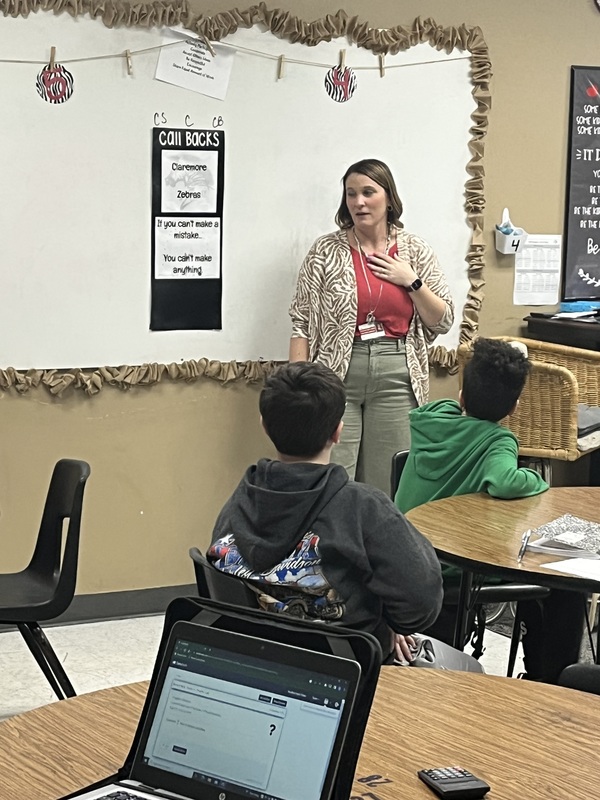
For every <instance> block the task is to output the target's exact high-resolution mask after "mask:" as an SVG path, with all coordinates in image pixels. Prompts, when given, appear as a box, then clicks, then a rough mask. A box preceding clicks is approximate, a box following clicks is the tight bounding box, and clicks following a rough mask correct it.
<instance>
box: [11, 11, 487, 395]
mask: <svg viewBox="0 0 600 800" xmlns="http://www.w3.org/2000/svg"><path fill="white" fill-rule="evenodd" d="M0 8H1V9H2V13H3V14H4V16H13V17H17V16H27V15H28V14H29V13H30V12H32V11H39V10H44V11H53V12H54V13H55V14H59V13H62V12H66V13H68V14H70V15H71V16H78V15H80V14H85V13H87V14H89V15H90V16H91V17H92V18H99V19H101V20H102V22H103V23H104V24H105V25H106V26H107V27H109V28H112V27H115V26H138V27H147V28H150V27H155V26H156V27H160V26H168V25H184V26H185V27H186V28H188V29H189V30H192V31H194V32H196V33H199V34H202V35H204V36H206V37H208V38H209V39H210V40H212V41H220V40H221V39H223V38H224V37H225V36H227V35H229V34H232V33H234V32H235V31H236V30H237V29H238V28H251V27H252V26H253V25H262V26H264V27H265V28H266V29H267V30H269V31H271V32H272V33H273V34H274V35H276V36H279V37H280V38H282V39H287V40H288V41H290V42H293V43H300V44H306V45H308V46H309V47H310V46H314V45H316V44H318V43H319V42H322V41H331V40H332V39H335V38H337V37H340V36H345V37H346V38H347V39H348V41H350V42H351V43H354V44H356V45H358V46H359V47H364V48H366V49H368V50H371V51H372V52H373V53H376V54H379V53H383V54H385V53H398V52H399V51H401V50H407V49H409V48H410V47H412V46H414V45H416V44H420V43H425V42H429V43H430V44H431V45H432V46H433V47H435V48H436V49H438V50H444V51H445V52H447V53H449V52H451V51H452V50H454V49H458V50H463V51H466V52H469V53H470V54H471V76H472V82H473V90H472V94H473V97H474V99H475V101H476V104H477V107H476V109H475V111H474V112H473V114H472V115H471V119H472V120H473V125H472V126H471V128H470V133H471V139H470V142H469V150H470V152H471V159H470V161H469V163H468V164H467V172H468V174H469V175H470V178H469V179H468V180H467V182H466V184H465V197H466V199H465V210H466V212H467V220H468V223H469V226H470V227H471V228H472V230H473V235H472V239H471V244H470V246H469V250H468V253H467V257H466V261H467V265H468V267H467V274H468V278H469V285H470V288H469V291H468V295H467V300H466V303H465V305H464V308H463V319H462V322H461V327H460V337H459V339H460V343H461V344H462V343H468V342H471V341H472V340H473V338H474V337H475V335H476V333H477V329H478V321H479V311H480V309H481V304H482V301H483V287H484V285H485V281H484V278H483V266H484V252H485V246H484V242H483V210H484V207H485V198H484V193H483V179H484V174H485V173H484V168H483V151H484V139H485V134H486V132H487V126H488V113H489V109H490V105H491V96H490V90H489V82H490V78H491V75H492V70H491V63H490V58H489V51H488V47H487V45H486V43H485V40H484V38H483V34H482V32H481V29H480V28H478V27H474V26H468V25H464V24H463V25H460V26H459V27H447V28H442V27H441V26H440V25H437V24H436V23H435V22H434V20H432V19H429V18H428V19H425V20H421V18H420V17H419V18H417V19H416V20H415V21H414V23H413V24H412V26H410V27H408V26H401V25H399V26H396V27H394V28H387V29H375V28H370V27H369V24H368V22H366V21H361V20H360V19H359V18H358V17H349V16H348V15H347V14H346V12H344V11H338V12H337V13H336V14H328V15H327V16H326V17H323V19H320V20H315V21H313V22H305V21H304V20H302V19H300V18H299V17H297V16H295V15H294V14H292V13H291V12H289V11H283V10H281V9H268V8H267V6H266V5H265V4H264V3H260V4H258V5H255V6H251V7H250V8H248V9H247V10H245V11H239V10H238V9H237V8H234V9H232V10H231V11H225V12H221V13H218V14H215V15H214V16H212V17H204V16H202V15H198V16H195V15H194V14H193V12H192V11H191V10H190V8H189V6H188V3H187V2H186V0H172V1H171V2H159V1H158V0H155V2H152V3H137V4H132V3H129V2H126V0H120V1H119V0H0ZM429 360H430V363H431V364H433V365H436V366H438V367H442V368H444V369H447V370H448V371H449V372H450V373H452V374H453V373H455V372H456V371H457V369H458V367H457V360H456V350H448V349H447V348H445V347H443V346H441V345H438V346H436V347H432V348H431V349H430V351H429ZM273 366H274V362H261V361H246V362H241V363H240V362H234V361H232V362H221V361H209V360H208V359H206V358H202V359H200V360H199V361H193V360H192V361H186V362H184V363H181V364H179V363H177V364H143V365H141V366H124V367H100V368H98V369H95V370H92V371H89V370H87V371H86V370H82V369H69V370H27V371H20V370H15V369H12V368H9V369H5V370H0V391H8V390H9V389H14V390H15V391H17V392H19V393H25V392H27V391H28V390H29V389H30V388H34V387H38V386H44V387H46V388H47V389H48V390H49V391H50V392H51V393H52V394H54V395H57V396H60V395H61V394H62V393H63V392H64V391H65V390H66V389H68V388H76V389H82V390H83V391H84V392H85V393H86V394H88V395H93V394H96V393H97V392H99V391H100V389H101V388H102V387H103V386H104V385H105V384H108V385H111V386H117V387H119V388H130V387H132V386H150V385H152V384H155V383H158V382H159V381H160V380H162V379H163V378H165V377H166V378H169V379H171V380H185V381H194V380H198V379H199V378H201V377H208V378H213V379H214V380H218V381H221V382H222V383H228V382H230V381H232V380H240V379H243V380H246V381H260V380H262V379H263V378H264V376H265V375H266V374H268V372H269V371H271V370H272V369H273Z"/></svg>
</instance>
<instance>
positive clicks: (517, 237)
mask: <svg viewBox="0 0 600 800" xmlns="http://www.w3.org/2000/svg"><path fill="white" fill-rule="evenodd" d="M526 241H527V232H526V231H524V230H523V228H515V229H514V230H513V231H512V233H503V232H502V231H499V230H498V229H496V250H497V251H498V252H499V253H504V255H513V256H514V255H515V254H516V253H518V252H519V250H521V249H522V248H523V245H524V244H525V242H526Z"/></svg>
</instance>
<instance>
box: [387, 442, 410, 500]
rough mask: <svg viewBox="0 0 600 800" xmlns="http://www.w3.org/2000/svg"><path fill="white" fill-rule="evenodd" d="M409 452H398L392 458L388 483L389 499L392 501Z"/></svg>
mask: <svg viewBox="0 0 600 800" xmlns="http://www.w3.org/2000/svg"><path fill="white" fill-rule="evenodd" d="M409 452H410V451H409V450H399V451H398V452H397V453H394V455H393V456H392V474H391V481H390V497H391V498H392V500H394V499H395V498H396V492H397V491H398V484H399V483H400V477H401V475H402V470H403V469H404V467H405V466H406V459H407V458H408V454H409Z"/></svg>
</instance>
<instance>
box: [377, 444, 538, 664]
mask: <svg viewBox="0 0 600 800" xmlns="http://www.w3.org/2000/svg"><path fill="white" fill-rule="evenodd" d="M408 454H409V451H408V450H400V451H399V452H398V453H394V455H393V456H392V473H391V487H390V488H391V496H392V500H393V499H394V498H395V497H396V492H397V491H398V485H399V483H400V477H401V475H402V470H403V469H404V466H405V465H406V460H407V459H408ZM475 591H476V594H475V603H474V608H475V614H476V617H477V621H478V624H479V625H480V626H482V627H481V630H480V631H479V637H478V643H477V645H476V646H475V652H474V655H475V657H476V658H479V657H480V656H481V654H482V652H483V649H482V646H483V631H484V628H485V610H484V606H486V605H495V604H497V603H506V604H507V603H511V602H516V603H517V609H516V613H515V620H514V623H513V630H512V636H511V640H510V651H509V656H508V668H507V672H506V674H507V676H508V677H509V678H510V677H511V675H512V674H513V670H514V667H515V661H516V658H517V650H518V647H519V642H520V641H521V614H520V612H519V601H520V600H539V599H540V598H542V597H546V596H547V595H548V593H549V592H550V590H549V589H548V588H546V587H545V586H533V585H530V584H521V583H505V584H502V585H500V586H480V587H479V589H477V590H475ZM458 602H459V587H458V586H456V587H454V586H452V587H448V588H447V589H446V590H445V592H444V603H445V604H446V605H449V606H455V605H458ZM455 645H456V642H455Z"/></svg>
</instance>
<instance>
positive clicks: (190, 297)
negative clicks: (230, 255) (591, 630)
mask: <svg viewBox="0 0 600 800" xmlns="http://www.w3.org/2000/svg"><path fill="white" fill-rule="evenodd" d="M224 150H225V134H224V132H223V131H213V130H191V129H178V128H154V129H153V132H152V276H151V288H152V292H151V297H152V299H151V310H150V330H153V331H172V330H214V329H220V328H221V295H222V278H221V251H222V244H223V230H222V224H221V222H222V216H223V175H224Z"/></svg>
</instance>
